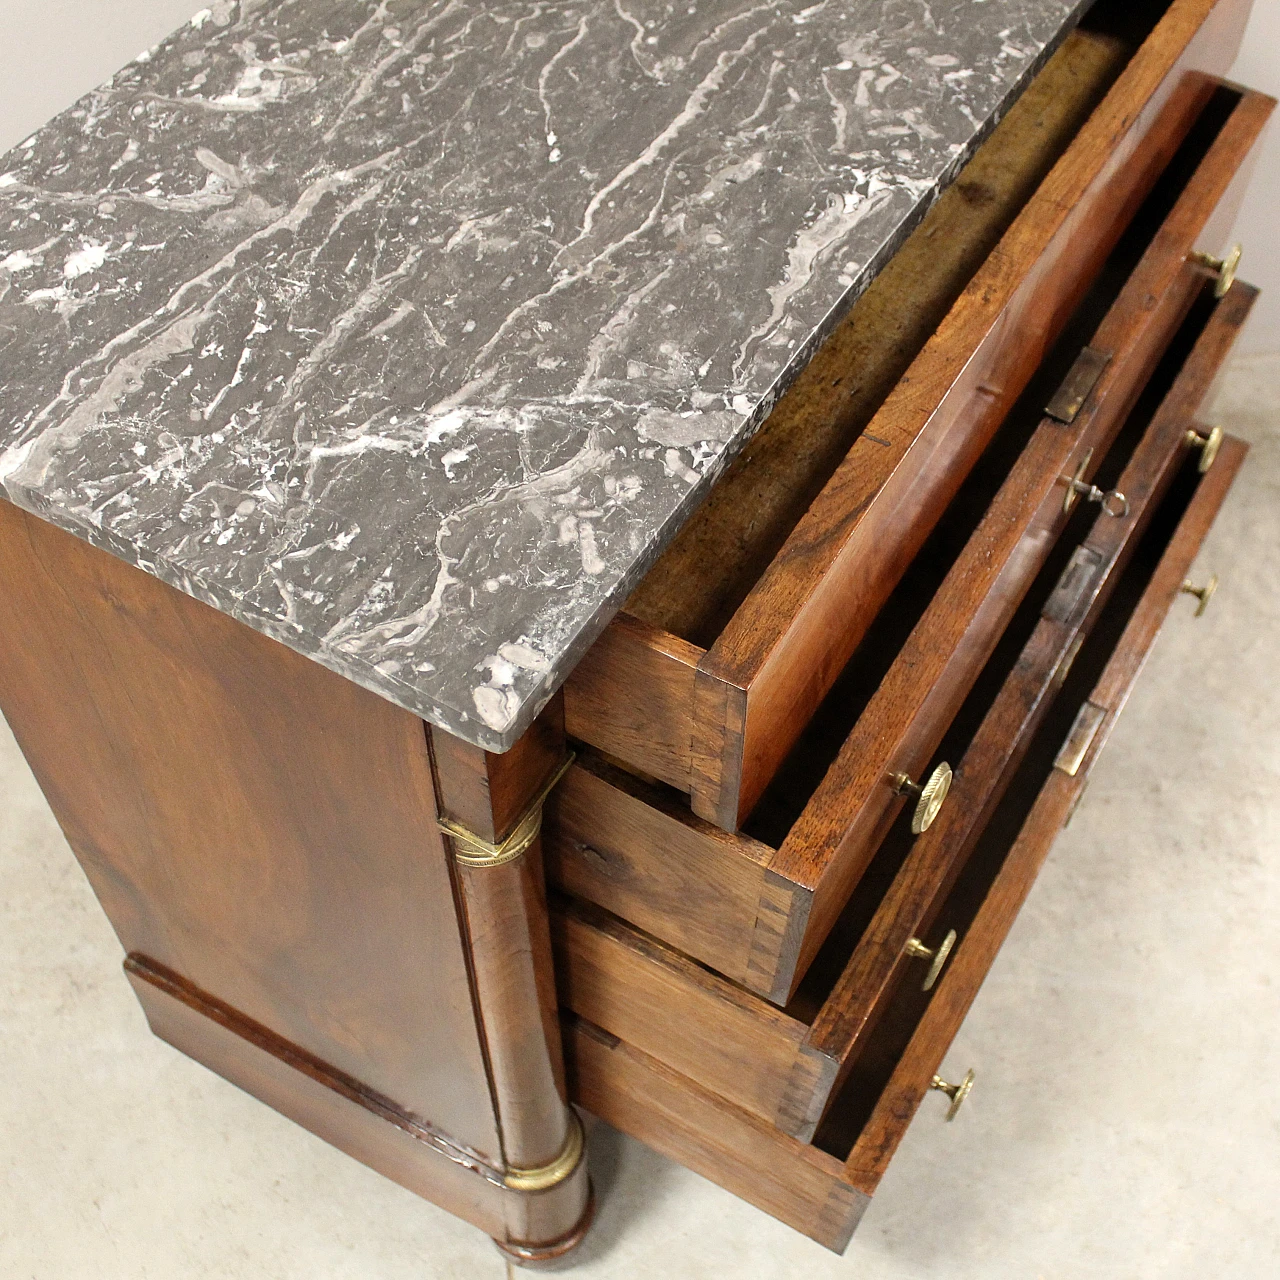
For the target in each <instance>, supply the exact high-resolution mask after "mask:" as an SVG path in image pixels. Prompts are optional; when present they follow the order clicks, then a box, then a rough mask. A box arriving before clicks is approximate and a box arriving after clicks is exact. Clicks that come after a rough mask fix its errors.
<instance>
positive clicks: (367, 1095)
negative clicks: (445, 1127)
mask: <svg viewBox="0 0 1280 1280" xmlns="http://www.w3.org/2000/svg"><path fill="white" fill-rule="evenodd" d="M124 969H125V974H126V976H127V977H128V979H129V982H130V984H131V985H132V986H133V990H134V994H135V995H136V996H137V997H138V1000H139V1002H140V1003H141V1005H142V1009H143V1012H144V1013H145V1014H146V1017H147V1022H148V1024H149V1025H150V1027H151V1030H152V1031H153V1032H154V1033H155V1034H156V1035H157V1036H159V1037H160V1039H162V1040H164V1041H166V1042H167V1043H168V1044H171V1045H172V1046H173V1047H174V1048H175V1049H178V1050H179V1051H180V1052H182V1053H185V1054H186V1055H187V1056H188V1057H190V1058H194V1059H195V1060H196V1061H197V1062H199V1063H201V1065H203V1066H205V1067H208V1068H209V1070H211V1071H214V1072H216V1073H217V1074H218V1075H220V1076H222V1077H223V1079H225V1080H229V1081H230V1082H231V1083H232V1084H234V1085H236V1086H238V1087H239V1088H241V1089H243V1090H244V1091H245V1092H246V1093H249V1094H252V1095H253V1096H254V1097H255V1098H257V1099H258V1100H259V1101H261V1102H265V1103H266V1104H267V1105H268V1106H269V1107H271V1108H273V1109H274V1110H276V1111H278V1112H280V1113H281V1114H282V1115H285V1116H287V1117H288V1118H289V1119H290V1120H292V1121H294V1122H295V1123H296V1124H300V1125H301V1126H302V1127H303V1128H304V1129H308V1130H310V1131H311V1132H312V1133H314V1134H315V1135H316V1136H317V1137H319V1138H322V1139H323V1140H324V1141H326V1142H328V1143H330V1144H331V1145H332V1146H335V1147H337V1148H338V1149H339V1150H340V1151H344V1152H346V1154H347V1155H349V1156H352V1157H353V1158H354V1159H356V1160H359V1161H360V1162H361V1163H362V1164H366V1165H368V1166H369V1167H370V1168H371V1169H375V1170H376V1171H377V1172H378V1173H381V1174H382V1175H383V1176H384V1177H387V1178H390V1179H391V1180H392V1181H393V1182H397V1183H399V1184H400V1185H401V1186H403V1187H406V1188H407V1189H408V1190H410V1191H412V1192H414V1193H415V1194H416V1195H420V1196H422V1197H423V1198H424V1199H426V1200H430V1201H431V1202H432V1203H433V1204H437V1205H439V1206H440V1207H441V1208H442V1209H446V1210H448V1211H449V1212H450V1213H453V1214H455V1215H457V1216H458V1217H460V1218H464V1219H466V1221H468V1222H470V1223H472V1224H474V1225H475V1226H477V1227H479V1228H480V1230H481V1231H484V1232H485V1233H486V1234H487V1235H490V1236H492V1237H493V1239H494V1241H495V1242H496V1243H497V1244H498V1246H499V1248H502V1249H503V1250H504V1251H510V1254H511V1256H512V1257H513V1258H516V1259H523V1258H524V1257H525V1256H526V1255H527V1256H528V1258H529V1260H530V1261H536V1260H538V1258H539V1257H540V1256H545V1257H547V1258H552V1257H559V1256H561V1255H562V1254H564V1253H567V1252H568V1251H569V1249H571V1248H572V1247H573V1246H574V1245H575V1244H576V1243H577V1242H578V1240H579V1239H581V1236H582V1235H583V1234H584V1233H585V1231H586V1228H587V1226H588V1225H589V1224H590V1219H591V1210H592V1208H593V1204H592V1199H591V1194H590V1184H589V1183H588V1180H587V1176H586V1165H585V1162H584V1163H581V1164H580V1165H579V1167H578V1170H577V1171H576V1173H575V1174H573V1175H571V1176H570V1177H569V1178H567V1179H565V1180H564V1181H562V1182H560V1183H558V1184H557V1185H556V1186H555V1187H553V1188H551V1189H550V1190H547V1191H538V1192H522V1191H517V1190H513V1189H512V1188H510V1187H507V1186H506V1185H505V1184H504V1182H503V1172H502V1170H500V1169H497V1168H494V1167H493V1166H492V1165H491V1164H490V1163H488V1162H487V1161H486V1160H484V1158H483V1157H482V1156H480V1155H479V1154H478V1153H476V1152H473V1151H470V1150H468V1149H467V1148H465V1147H463V1146H461V1145H460V1144H458V1143H456V1142H453V1141H452V1140H451V1139H450V1138H448V1137H447V1136H446V1135H444V1134H441V1133H439V1132H438V1131H437V1130H435V1129H433V1128H432V1127H431V1126H430V1125H428V1124H426V1123H425V1122H423V1121H422V1120H420V1119H419V1118H417V1117H414V1116H412V1115H409V1114H408V1113H406V1112H404V1111H403V1110H402V1109H400V1108H398V1107H397V1106H396V1105H395V1103H394V1102H392V1101H391V1100H390V1099H388V1098H385V1097H383V1096H382V1095H381V1094H379V1093H377V1092H376V1091H375V1090H372V1089H369V1088H368V1087H367V1086H365V1085H363V1084H361V1083H360V1082H359V1081H358V1080H354V1079H352V1078H351V1077H350V1076H348V1075H346V1074H345V1073H344V1072H341V1071H338V1070H337V1069H335V1068H334V1067H331V1066H330V1065H328V1064H327V1063H324V1062H321V1061H320V1060H319V1059H317V1058H315V1057H314V1056H313V1055H311V1054H309V1053H307V1052H306V1051H305V1050H303V1049H300V1048H298V1047H297V1046H296V1045H294V1044H291V1043H290V1042H289V1041H287V1040H285V1039H284V1038H283V1037H281V1036H279V1035H277V1034H276V1033H275V1032H273V1031H271V1030H270V1029H269V1028H267V1027H264V1026H262V1025H261V1024H260V1023H258V1022H255V1021H254V1020H253V1019H251V1018H248V1017H246V1016H245V1015H244V1014H242V1013H240V1012H239V1011H238V1010H236V1009H233V1008H232V1007H231V1006H230V1005H227V1004H226V1003H224V1002H223V1001H221V1000H219V999H217V997H215V996H212V995H210V994H209V993H208V992H205V991H202V990H200V989H199V988H198V987H196V986H194V985H193V984H192V983H189V982H187V981H186V979H184V978H183V977H181V975H179V974H176V973H174V972H173V971H172V970H170V969H168V968H167V967H166V966H164V965H161V964H158V963H156V962H155V961H154V960H151V959H149V958H148V957H146V956H143V955H138V954H136V953H134V954H130V955H129V956H128V957H126V959H125V962H124ZM565 1221H569V1222H574V1223H577V1224H578V1225H577V1226H575V1227H574V1228H573V1229H572V1230H571V1231H569V1232H568V1233H566V1232H565V1231H564V1228H563V1223H564V1222H565ZM555 1224H558V1225H555Z"/></svg>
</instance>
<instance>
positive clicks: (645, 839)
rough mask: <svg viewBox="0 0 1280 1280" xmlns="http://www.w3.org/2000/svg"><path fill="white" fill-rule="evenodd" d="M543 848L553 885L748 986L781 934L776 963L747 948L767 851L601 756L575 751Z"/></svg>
mask: <svg viewBox="0 0 1280 1280" xmlns="http://www.w3.org/2000/svg"><path fill="white" fill-rule="evenodd" d="M544 848H545V853H546V864H547V874H548V876H549V878H550V880H551V883H552V884H554V885H556V886H557V887H558V888H560V889H563V890H564V891H565V892H567V893H571V894H574V895H575V896H577V897H581V898H586V899H588V900H589V901H591V902H595V903H597V904H599V905H600V906H602V907H605V908H606V909H608V910H609V911H612V912H614V913H615V914H616V915H619V916H622V917H623V918H624V919H626V920H629V921H631V922H632V923H633V924H636V925H639V927H640V928H642V929H646V930H648V931H649V932H650V933H652V934H655V935H656V936H658V937H661V938H662V939H663V940H664V941H666V942H669V943H671V944H672V945H673V946H675V947H678V948H679V949H680V950H682V951H684V952H685V953H687V954H688V955H691V956H693V957H695V958H696V959H698V960H701V961H702V962H703V963H704V964H709V965H710V966H711V967H712V968H713V969H716V970H717V971H718V972H720V973H723V974H725V975H726V976H727V977H730V978H733V979H734V980H735V981H737V982H742V983H744V984H748V976H749V974H750V973H751V972H753V970H754V967H760V968H762V969H763V970H765V971H771V970H772V969H773V968H776V967H777V963H778V959H777V954H776V952H777V951H780V950H781V946H782V942H781V939H780V938H779V940H778V943H777V945H776V947H775V956H774V958H773V960H772V961H770V959H769V957H768V956H766V955H763V954H755V952H754V951H753V943H754V941H755V939H754V931H755V922H756V919H757V917H758V916H759V914H760V902H761V898H762V895H763V894H764V893H765V886H766V880H767V866H768V861H769V858H770V857H771V856H772V855H773V850H772V849H770V848H769V846H768V845H765V844H761V843H760V842H759V841H756V840H752V839H751V838H750V837H748V836H743V835H730V834H729V833H728V832H725V831H722V830H720V828H719V827H715V826H712V824H711V823H709V822H703V821H702V820H701V819H698V818H693V817H692V816H691V815H690V814H689V811H688V807H687V805H684V804H683V803H682V802H681V801H680V800H678V799H675V798H673V797H671V796H670V795H667V794H664V793H663V792H661V791H660V790H658V789H657V788H654V787H651V786H648V785H646V784H645V783H643V782H641V781H639V780H638V779H636V778H634V777H633V776H632V775H631V774H629V773H626V772H625V771H623V770H621V769H617V768H614V767H612V766H611V765H609V764H608V763H607V762H605V761H603V760H601V759H599V757H596V756H594V755H591V754H589V753H584V754H583V755H582V756H580V757H579V759H578V761H577V763H576V764H574V766H573V768H571V769H570V770H569V772H568V774H567V775H566V776H565V779H564V781H563V782H562V783H561V784H560V785H559V786H558V787H557V788H556V791H555V794H554V795H552V797H551V799H550V800H549V801H548V803H547V820H546V831H545V840H544ZM791 915H792V913H791V912H790V911H786V912H784V913H783V916H784V920H785V919H789V918H790V917H791ZM763 980H764V979H763V978H762V981H763Z"/></svg>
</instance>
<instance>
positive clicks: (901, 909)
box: [782, 284, 1256, 1138]
mask: <svg viewBox="0 0 1280 1280" xmlns="http://www.w3.org/2000/svg"><path fill="white" fill-rule="evenodd" d="M1255 296H1256V291H1254V290H1252V289H1250V288H1249V287H1248V286H1245V285H1241V284H1237V285H1236V286H1235V287H1234V288H1233V289H1232V291H1231V293H1230V294H1228V295H1227V297H1226V298H1225V299H1224V300H1223V301H1222V302H1221V303H1220V304H1219V305H1218V307H1217V309H1216V310H1215V312H1214V315H1213V316H1212V317H1211V319H1210V321H1209V323H1208V325H1207V326H1206V328H1205V330H1204V332H1203V333H1202V334H1201V336H1200V340H1199V341H1198V342H1197V344H1196V346H1195V348H1194V350H1193V351H1192V353H1191V355H1190V356H1189V357H1188V359H1187V361H1186V363H1185V365H1184V366H1183V370H1182V373H1181V374H1180V375H1179V377H1178V379H1177V380H1176V381H1175V383H1174V385H1173V387H1172V388H1171V389H1170V391H1169V394H1168V395H1167V396H1166V397H1165V399H1164V401H1163V402H1162V404H1161V406H1160V409H1159V410H1158V411H1157V413H1156V414H1155V416H1154V417H1153V419H1152V421H1151V424H1150V425H1149V426H1148V428H1147V430H1146V432H1145V433H1144V436H1143V439H1142V441H1141V443H1140V444H1139V446H1138V448H1137V449H1136V450H1135V452H1134V454H1133V457H1132V458H1131V459H1130V461H1129V464H1128V465H1127V466H1126V468H1125V470H1124V473H1123V475H1122V476H1121V477H1120V480H1119V487H1120V489H1121V490H1122V492H1124V493H1125V494H1126V495H1127V497H1128V499H1129V502H1130V514H1129V516H1128V517H1126V518H1124V519H1112V518H1110V517H1108V516H1106V515H1099V516H1098V517H1097V519H1096V521H1095V523H1094V526H1093V530H1092V531H1091V533H1090V534H1089V536H1088V538H1086V540H1085V542H1084V546H1085V548H1087V549H1088V550H1089V551H1090V552H1091V553H1092V557H1091V560H1092V563H1093V564H1094V565H1095V568H1094V570H1093V572H1092V576H1091V578H1090V581H1089V583H1088V586H1087V589H1086V590H1084V591H1082V592H1081V594H1080V598H1079V601H1078V603H1077V604H1076V605H1074V606H1073V607H1072V608H1071V610H1070V611H1069V613H1068V614H1067V615H1066V616H1064V617H1061V618H1052V619H1051V618H1047V617H1046V618H1043V619H1041V621H1040V622H1039V624H1038V626H1037V627H1036V629H1035V631H1034V632H1033V633H1032V635H1031V638H1030V639H1029V640H1028V642H1027V645H1026V647H1025V648H1024V649H1023V651H1022V654H1021V655H1020V656H1019V658H1018V660H1017V663H1016V665H1015V667H1014V670H1013V672H1012V674H1011V675H1010V677H1009V679H1008V680H1007V681H1006V682H1005V684H1004V686H1003V687H1002V688H1001V690H1000V692H999V694H998V695H997V696H996V699H995V701H994V702H993V704H992V705H991V708H990V710H989V711H988V712H987V714H986V716H985V718H984V719H983V722H982V724H981V726H980V727H979V729H978V731H977V733H976V735H975V736H974V739H973V741H972V743H971V744H970V746H969V748H968V750H967V751H966V753H965V756H964V759H963V761H961V763H960V766H959V768H958V769H957V771H956V775H955V782H954V783H953V786H952V795H950V796H949V797H948V800H947V803H946V804H945V805H944V806H943V809H942V811H941V813H940V814H939V816H938V819H937V821H936V822H935V823H934V824H933V826H932V827H931V828H930V829H929V830H928V831H927V832H926V833H925V834H924V835H922V836H921V837H920V838H919V839H918V840H917V841H916V842H915V844H914V845H913V847H912V850H911V853H910V854H909V855H908V857H907V860H906V861H905V862H904V864H903V866H902V868H901V869H900V870H899V872H898V875H897V876H896V877H895V879H894V882H893V884H892V886H891V887H890V889H889V891H888V893H887V894H886V895H885V898H884V901H883V902H882V903H881V905H880V907H879V908H878V910H877V911H876V914H875V916H874V917H873V919H872V921H871V924H870V925H869V927H868V928H867V930H866V932H865V933H864V934H863V936H862V938H861V939H859V941H858V944H857V946H856V947H855V948H854V951H853V954H852V956H851V957H850V960H849V962H848V964H847V965H846V967H845V969H844V972H843V973H842V974H841V976H840V978H839V979H838V980H837V982H836V985H835V987H834V989H833V990H832V992H831V994H830V995H829V996H828V998H827V1000H826V1002H825V1003H824V1005H823V1007H822V1010H821V1012H820V1013H819V1015H818V1017H817V1019H816V1020H815V1021H814V1024H813V1027H812V1029H811V1030H810V1033H809V1035H808V1037H807V1040H806V1044H805V1053H806V1055H808V1054H813V1055H816V1056H818V1057H820V1058H824V1059H826V1060H827V1061H828V1062H830V1063H833V1064H836V1065H837V1066H838V1070H837V1071H836V1072H834V1073H832V1075H833V1077H834V1078H833V1081H832V1083H833V1085H834V1086H835V1087H838V1085H839V1081H840V1080H841V1079H842V1078H843V1077H844V1076H845V1075H846V1074H847V1073H848V1071H849V1069H850V1067H851V1066H852V1063H853V1060H854V1058H855V1056H856V1053H857V1051H858V1049H859V1046H860V1044H861V1042H862V1039H863V1037H864V1032H865V1029H866V1028H868V1027H869V1026H872V1025H874V1022H875V1019H876V1018H877V1016H878V1014H879V1012H880V1010H881V1008H882V1006H883V1004H884V1002H885V1001H886V1000H887V999H888V998H889V997H890V995H891V993H892V990H893V984H894V982H895V981H896V980H897V978H898V977H899V976H900V973H901V970H902V967H903V966H904V965H905V964H907V963H909V961H908V959H907V957H906V955H905V947H906V945H907V942H908V941H909V940H910V938H912V937H913V936H924V934H925V933H926V932H927V931H928V929H929V926H930V924H931V923H932V921H933V919H934V917H935V915H936V914H937V911H938V909H939V907H940V905H941V903H942V901H943V900H944V899H945V897H946V895H947V893H948V892H949V891H950V888H951V885H952V884H953V883H954V881H955V877H956V876H957V875H958V874H959V871H960V869H961V868H962V866H963V865H964V862H965V859H966V858H967V856H968V854H969V852H970V851H971V849H972V848H973V845H974V842H975V841H976V840H977V839H978V837H979V835H980V834H981V832H982V830H983V829H984V827H985V826H986V823H987V821H988V820H989V818H990V816H991V814H992V813H993V812H994V810H995V807H996V805H997V804H998V803H999V801H1000V799H1001V798H1002V797H1003V795H1004V790H1005V787H1006V786H1007V784H1008V781H1009V779H1010V778H1011V777H1012V775H1013V772H1014V770H1016V768H1017V766H1018V764H1019V763H1020V761H1021V759H1022V755H1023V753H1024V752H1025V750H1026V748H1027V746H1028V745H1029V743H1030V741H1031V739H1032V737H1033V735H1034V734H1035V732H1036V729H1037V728H1038V726H1039V724H1040V722H1041V720H1042V719H1043V716H1044V714H1045V712H1046V711H1047V710H1048V707H1049V705H1050V704H1051V702H1052V700H1053V696H1054V695H1055V694H1056V692H1057V689H1058V687H1059V685H1060V684H1061V680H1062V679H1063V677H1064V676H1065V673H1066V670H1067V668H1068V667H1069V664H1070V661H1071V658H1072V656H1073V655H1074V653H1075V652H1076V650H1077V649H1078V648H1079V645H1080V643H1081V641H1082V639H1083V637H1084V636H1085V635H1086V634H1087V631H1088V628H1089V626H1090V625H1091V623H1092V620H1093V619H1094V618H1096V616H1097V614H1098V613H1099V611H1100V610H1101V608H1102V607H1103V606H1104V604H1105V602H1106V599H1107V597H1108V595H1109V593H1110V592H1111V590H1112V589H1113V588H1114V586H1115V583H1116V582H1117V581H1118V580H1119V577H1120V574H1121V572H1122V570H1123V568H1124V566H1125V564H1126V563H1127V562H1128V558H1129V556H1130V555H1131V554H1132V552H1133V549H1134V547H1135V546H1136V545H1137V543H1138V540H1139V538H1140V537H1141V535H1142V532H1143V530H1144V529H1145V528H1146V526H1147V524H1148V522H1149V520H1150V518H1151V515H1152V513H1153V512H1154V511H1155V509H1156V507H1157V506H1158V505H1159V503H1160V501H1161V499H1162V497H1163V495H1164V493H1165V490H1166V488H1167V487H1168V484H1169V483H1170V481H1171V479H1172V477H1173V474H1174V472H1175V470H1176V469H1177V467H1178V466H1179V465H1180V464H1181V462H1182V461H1183V459H1184V458H1185V457H1186V451H1187V444H1186V439H1185V436H1186V431H1187V428H1188V426H1189V424H1190V422H1191V418H1192V415H1193V413H1194V412H1195V407H1196V405H1197V404H1198V403H1199V401H1200V399H1201V396H1202V395H1203V392H1204V390H1205V389H1206V388H1207V387H1208V385H1209V384H1210V382H1211V381H1212V379H1213V376H1214V374H1215V373H1216V372H1217V370H1218V369H1219V368H1220V367H1221V365H1222V363H1223V362H1224V361H1225V359H1226V357H1227V354H1228V353H1229V351H1230V348H1231V343H1232V341H1233V339H1234V338H1235V336H1236V335H1237V334H1238V333H1239V331H1240V328H1241V326H1242V325H1243V323H1244V320H1245V318H1246V317H1247V315H1248V313H1249V309H1250V306H1251V304H1252V302H1253V299H1254V297H1255ZM1218 465H1219V464H1218V463H1215V464H1214V469H1211V471H1210V475H1214V470H1216V468H1217V467H1218ZM1233 475H1234V471H1233V470H1232V467H1231V463H1230V461H1227V462H1224V463H1223V464H1222V471H1221V472H1219V473H1218V474H1217V475H1214V480H1213V484H1212V485H1208V486H1207V488H1206V492H1208V493H1210V494H1212V493H1214V492H1216V491H1217V489H1218V488H1219V487H1221V486H1223V485H1224V484H1226V485H1229V484H1230V480H1231V477H1232V476H1233ZM1206 483H1207V482H1206ZM1224 492H1225V490H1224ZM1218 501H1219V502H1220V499H1219V500H1218ZM1213 509H1214V510H1215V511H1216V510H1217V505H1214V507H1213ZM1201 536H1203V534H1201ZM824 1105H825V1100H824V1099H817V1100H815V1101H813V1102H810V1103H809V1104H808V1105H807V1106H806V1107H805V1108H804V1109H803V1111H801V1110H800V1109H799V1108H798V1109H797V1111H796V1112H795V1114H793V1115H792V1116H789V1117H783V1119H782V1124H783V1127H784V1128H786V1129H787V1130H788V1132H791V1133H793V1134H795V1135H796V1136H798V1137H802V1138H808V1137H811V1136H812V1134H813V1132H814V1128H815V1127H816V1124H817V1122H818V1121H819V1119H820V1118H821V1111H822V1108H823V1106H824Z"/></svg>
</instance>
